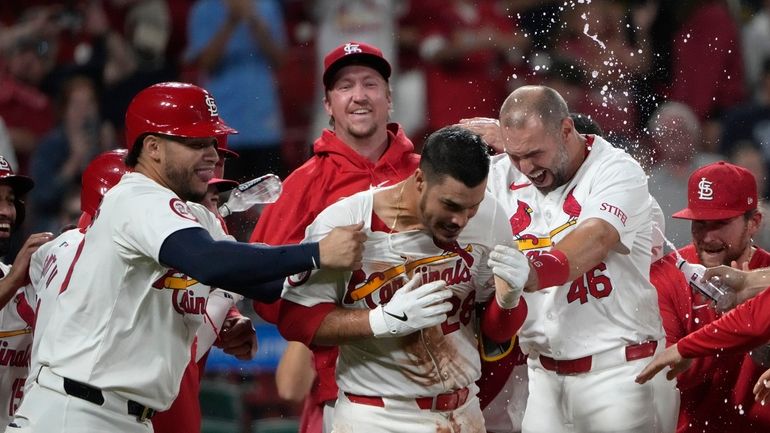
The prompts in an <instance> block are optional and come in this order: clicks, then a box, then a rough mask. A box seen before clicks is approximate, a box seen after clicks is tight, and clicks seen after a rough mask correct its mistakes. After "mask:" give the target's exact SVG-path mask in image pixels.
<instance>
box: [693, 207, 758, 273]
mask: <svg viewBox="0 0 770 433" xmlns="http://www.w3.org/2000/svg"><path fill="white" fill-rule="evenodd" d="M750 224H751V222H750V221H747V220H746V219H745V218H744V216H743V215H739V216H737V217H734V218H730V219H726V220H717V221H693V222H692V238H693V243H694V244H695V250H696V251H697V252H698V258H699V259H700V262H701V264H703V265H704V266H706V267H712V266H719V265H726V266H730V263H731V262H732V261H733V260H736V261H739V259H741V256H744V258H743V259H742V260H745V259H746V258H747V257H748V251H749V247H750V246H751V233H750V227H749V225H750Z"/></svg>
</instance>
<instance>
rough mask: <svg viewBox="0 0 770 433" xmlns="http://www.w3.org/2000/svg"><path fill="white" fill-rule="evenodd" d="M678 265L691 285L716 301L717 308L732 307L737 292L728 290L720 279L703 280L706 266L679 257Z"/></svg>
mask: <svg viewBox="0 0 770 433" xmlns="http://www.w3.org/2000/svg"><path fill="white" fill-rule="evenodd" d="M676 267H677V268H679V270H680V271H682V273H683V274H684V277H685V278H686V279H687V282H688V283H690V287H692V288H694V289H696V290H697V291H699V292H700V293H702V294H703V295H705V296H706V297H707V298H709V299H711V300H712V301H714V302H715V303H716V305H717V309H719V310H726V309H729V308H732V304H733V303H734V301H735V299H734V298H735V293H733V291H732V290H727V288H726V287H724V286H723V285H722V284H720V283H719V280H718V279H711V280H709V281H702V280H703V274H704V273H705V272H706V267H705V266H703V265H701V264H696V263H690V262H688V261H687V260H685V259H679V260H678V261H677V263H676Z"/></svg>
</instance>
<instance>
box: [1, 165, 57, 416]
mask: <svg viewBox="0 0 770 433" xmlns="http://www.w3.org/2000/svg"><path fill="white" fill-rule="evenodd" d="M33 186H34V182H33V181H32V179H30V178H28V177H26V176H20V175H17V174H15V173H14V172H13V168H11V165H10V164H9V163H8V161H6V159H5V158H4V157H2V156H0V256H5V255H6V254H7V253H8V249H9V246H10V238H11V234H12V233H13V232H14V231H15V230H17V229H18V228H19V226H20V225H21V223H22V222H23V221H24V213H25V209H24V196H25V195H26V194H27V192H29V190H31V189H32V187H33ZM52 237H53V236H52V235H51V233H37V234H34V235H32V236H30V237H29V238H28V239H27V241H26V242H25V243H24V246H23V247H22V248H21V250H20V251H19V253H18V254H17V255H16V259H15V260H14V262H13V266H8V265H6V264H5V263H2V262H0V274H1V275H0V278H2V279H0V307H2V309H0V329H1V330H2V331H0V345H1V347H2V350H3V353H4V355H3V357H2V362H0V422H1V423H3V424H2V425H7V424H8V422H9V421H10V420H11V418H12V417H13V414H14V412H15V411H16V408H18V406H19V403H20V402H21V399H22V397H23V395H24V380H25V378H26V377H27V372H28V367H29V364H28V363H29V357H30V352H31V346H32V326H33V324H34V313H33V311H34V308H35V307H34V302H33V301H32V299H31V298H30V292H29V291H26V290H23V287H24V285H25V284H26V283H25V281H26V279H27V270H28V269H29V261H30V257H31V256H32V254H33V253H34V252H35V251H36V250H37V249H38V248H39V247H40V245H42V244H44V243H45V242H47V241H48V240H50V239H51V238H52Z"/></svg>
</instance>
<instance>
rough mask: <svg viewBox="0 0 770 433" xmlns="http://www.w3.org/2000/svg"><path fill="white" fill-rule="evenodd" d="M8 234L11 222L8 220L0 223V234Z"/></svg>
mask: <svg viewBox="0 0 770 433" xmlns="http://www.w3.org/2000/svg"><path fill="white" fill-rule="evenodd" d="M10 235H11V223H8V222H2V223H0V236H2V237H8V236H10Z"/></svg>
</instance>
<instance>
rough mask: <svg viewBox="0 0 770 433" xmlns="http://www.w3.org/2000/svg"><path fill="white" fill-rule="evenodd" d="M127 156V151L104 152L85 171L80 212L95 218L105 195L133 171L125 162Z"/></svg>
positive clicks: (82, 180) (81, 183) (82, 181)
mask: <svg viewBox="0 0 770 433" xmlns="http://www.w3.org/2000/svg"><path fill="white" fill-rule="evenodd" d="M126 155H128V150H126V149H118V150H111V151H109V152H104V153H102V154H101V155H99V156H97V157H96V158H94V160H93V161H91V163H90V164H88V167H86V169H85V170H83V177H82V179H81V182H80V185H81V186H80V210H82V211H83V213H85V214H88V216H90V217H91V218H93V216H94V214H95V213H96V209H98V208H99V204H100V203H101V202H102V198H103V197H104V194H105V193H106V192H107V191H109V190H110V188H112V187H113V186H115V184H116V183H118V182H119V181H120V178H121V177H123V175H124V174H126V173H128V172H130V171H131V169H129V168H128V167H127V166H126V163H125V162H124V160H125V158H126Z"/></svg>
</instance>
